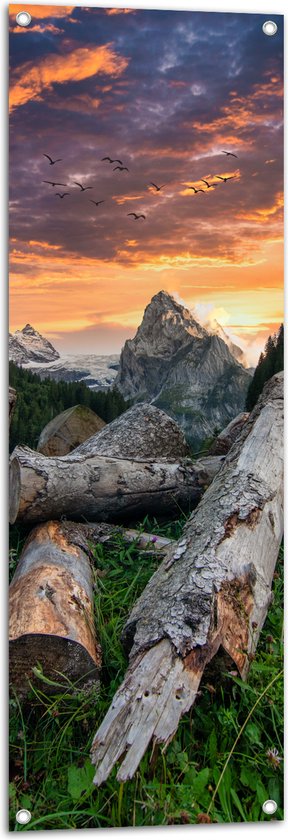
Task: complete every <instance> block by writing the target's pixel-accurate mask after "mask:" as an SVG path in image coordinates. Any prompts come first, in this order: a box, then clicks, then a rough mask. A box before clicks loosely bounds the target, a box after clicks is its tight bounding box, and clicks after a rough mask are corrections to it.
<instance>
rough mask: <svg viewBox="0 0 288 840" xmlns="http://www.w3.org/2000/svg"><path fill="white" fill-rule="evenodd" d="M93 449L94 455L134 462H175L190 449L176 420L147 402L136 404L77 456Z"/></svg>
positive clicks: (79, 451)
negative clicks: (127, 459)
mask: <svg viewBox="0 0 288 840" xmlns="http://www.w3.org/2000/svg"><path fill="white" fill-rule="evenodd" d="M92 449H93V453H94V454H97V455H110V456H111V457H113V458H131V459H133V460H136V461H147V460H159V459H161V458H163V459H168V460H170V461H178V460H179V458H182V457H184V456H185V455H189V446H188V444H187V442H186V440H185V437H184V434H183V432H182V430H181V429H180V427H179V426H178V424H177V423H176V422H175V420H173V419H172V417H169V416H168V414H166V413H165V412H164V411H161V410H160V409H159V408H156V406H155V405H150V404H149V403H145V402H144V403H137V404H135V405H133V406H132V407H131V408H129V409H128V410H127V411H125V412H124V414H121V415H120V417H117V419H116V420H113V422H112V423H109V424H108V425H107V426H105V429H102V430H101V432H99V433H98V434H97V435H94V438H93V441H92V440H90V441H87V442H86V443H83V444H82V445H81V446H80V447H78V453H79V455H80V453H82V454H86V453H87V452H88V451H90V450H92Z"/></svg>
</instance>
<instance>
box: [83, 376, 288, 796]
mask: <svg viewBox="0 0 288 840" xmlns="http://www.w3.org/2000/svg"><path fill="white" fill-rule="evenodd" d="M282 444H283V374H277V375H276V376H274V377H273V378H272V379H271V380H270V381H269V383H267V384H266V386H265V388H264V391H263V394H262V395H261V397H260V399H259V400H258V403H257V405H256V406H255V408H254V410H253V411H252V413H251V415H250V417H249V420H248V421H247V423H246V424H245V427H244V428H243V431H242V433H241V435H240V437H239V438H238V439H237V441H236V442H235V444H234V446H233V447H232V449H231V450H230V452H229V454H228V455H227V457H226V459H225V463H224V464H223V466H222V469H221V470H220V472H219V473H218V474H217V476H216V477H215V478H214V481H213V482H212V484H211V485H210V487H209V489H208V490H207V492H206V493H205V495H204V497H203V499H202V501H201V502H200V504H199V505H198V508H197V509H196V510H195V511H194V512H193V513H192V515H191V517H190V519H189V521H188V523H187V525H186V527H185V529H184V534H183V537H182V538H181V539H180V540H179V541H178V543H177V544H176V545H174V546H173V547H171V548H170V549H168V554H167V556H166V558H165V560H164V561H163V562H162V564H161V566H160V567H159V569H158V570H157V571H156V572H155V574H154V575H153V577H152V578H151V580H150V581H149V583H148V586H146V588H145V590H144V592H143V593H142V595H141V596H140V598H139V600H138V602H137V603H136V605H135V607H134V608H133V610H132V613H131V615H130V617H129V619H128V621H127V624H126V627H125V629H124V633H123V641H124V643H125V644H126V647H127V648H130V666H129V669H128V671H127V674H126V676H125V678H124V682H123V683H122V685H121V686H120V688H119V689H118V691H117V692H116V694H115V696H114V699H113V702H112V704H111V706H110V709H109V711H108V713H107V715H106V717H105V719H104V721H103V723H102V724H101V726H100V728H99V729H98V732H97V733H96V735H95V738H94V741H93V744H92V750H91V759H92V762H93V763H94V764H96V766H97V772H96V775H95V779H94V782H95V784H97V785H99V784H101V783H102V782H103V781H104V780H105V779H107V777H108V776H109V773H110V772H111V770H112V768H113V766H114V765H115V764H116V762H117V761H118V760H119V759H120V757H121V760H122V764H121V766H120V769H119V770H118V775H117V778H118V780H119V781H125V780H127V779H129V778H131V776H133V774H134V773H135V771H136V769H137V767H138V764H139V762H140V760H141V758H142V756H143V754H144V752H145V750H146V749H147V747H148V744H149V742H150V740H151V738H153V739H154V741H155V742H162V743H164V744H167V743H168V742H169V741H170V740H171V738H172V737H173V735H174V733H175V731H176V729H177V726H178V723H179V719H180V717H181V716H182V715H183V713H184V712H186V711H188V709H190V708H191V706H192V705H193V703H194V700H195V698H196V695H197V691H198V688H199V683H200V680H201V677H202V675H203V672H204V669H205V667H206V665H207V664H208V663H209V662H210V661H211V659H212V658H213V657H214V656H215V654H216V653H217V651H218V650H219V648H222V649H224V651H225V652H226V654H228V655H229V657H231V659H232V660H233V662H234V663H235V665H236V666H237V668H238V670H239V673H240V675H241V676H242V677H243V678H245V677H246V676H247V673H248V669H249V661H250V656H251V654H253V652H254V651H255V649H256V646H257V642H258V638H259V633H260V630H261V628H262V626H263V623H264V621H265V617H266V613H267V609H268V607H269V604H270V602H271V584H272V578H273V572H274V568H275V563H276V560H277V556H278V551H279V546H280V542H281V539H282V534H283V455H282Z"/></svg>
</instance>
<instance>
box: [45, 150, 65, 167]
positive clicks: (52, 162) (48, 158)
mask: <svg viewBox="0 0 288 840" xmlns="http://www.w3.org/2000/svg"><path fill="white" fill-rule="evenodd" d="M43 157H46V158H47V160H49V163H50V166H54V163H59V162H60V160H63V158H57V159H56V160H53V159H52V158H51V157H50V155H45V152H43Z"/></svg>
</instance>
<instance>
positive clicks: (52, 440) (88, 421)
mask: <svg viewBox="0 0 288 840" xmlns="http://www.w3.org/2000/svg"><path fill="white" fill-rule="evenodd" d="M105 425H106V424H105V423H104V420H101V418H100V417H98V415H97V414H95V411H91V408H88V406H86V405H73V406H72V408H67V409H66V411H62V412H61V414H57V417H54V419H53V420H50V423H47V426H45V428H44V429H43V431H42V432H41V435H40V438H39V441H38V446H37V450H38V452H42V455H48V456H49V457H51V456H55V455H67V454H68V452H72V450H73V449H76V447H77V446H80V444H81V443H83V442H84V441H85V440H87V438H89V437H91V435H95V434H96V433H97V432H99V431H100V430H101V429H103V428H104V426H105Z"/></svg>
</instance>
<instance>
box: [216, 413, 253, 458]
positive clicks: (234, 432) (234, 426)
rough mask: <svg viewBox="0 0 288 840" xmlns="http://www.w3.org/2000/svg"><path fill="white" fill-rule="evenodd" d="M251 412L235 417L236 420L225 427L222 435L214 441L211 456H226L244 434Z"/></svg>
mask: <svg viewBox="0 0 288 840" xmlns="http://www.w3.org/2000/svg"><path fill="white" fill-rule="evenodd" d="M248 417H249V412H246V411H243V412H242V413H241V414H237V417H234V420H231V423H228V426H225V429H223V431H222V432H220V435H218V437H217V438H216V439H215V440H214V441H213V443H212V445H211V446H210V449H209V454H210V455H226V454H227V452H229V449H231V446H233V443H235V440H237V437H239V435H240V432H242V429H243V426H244V425H245V423H246V420H248Z"/></svg>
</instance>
